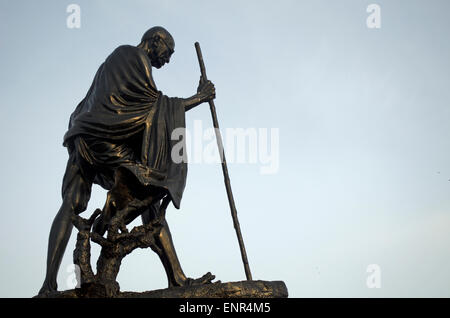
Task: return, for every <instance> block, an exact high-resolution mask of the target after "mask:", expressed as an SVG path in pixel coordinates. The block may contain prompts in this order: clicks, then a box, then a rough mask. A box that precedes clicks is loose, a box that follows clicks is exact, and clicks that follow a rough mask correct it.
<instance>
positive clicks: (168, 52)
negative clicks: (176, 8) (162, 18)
mask: <svg viewBox="0 0 450 318" xmlns="http://www.w3.org/2000/svg"><path fill="white" fill-rule="evenodd" d="M138 47H139V48H141V49H143V50H145V51H146V52H147V54H148V57H149V58H150V61H151V63H152V66H153V67H156V68H161V67H162V66H163V65H164V64H166V63H169V62H170V57H171V56H172V54H173V52H175V41H174V40H173V37H172V35H171V34H170V33H169V32H168V31H167V30H166V29H164V28H163V27H160V26H156V27H153V28H151V29H149V30H148V31H147V32H145V33H144V35H143V36H142V40H141V43H139V45H138Z"/></svg>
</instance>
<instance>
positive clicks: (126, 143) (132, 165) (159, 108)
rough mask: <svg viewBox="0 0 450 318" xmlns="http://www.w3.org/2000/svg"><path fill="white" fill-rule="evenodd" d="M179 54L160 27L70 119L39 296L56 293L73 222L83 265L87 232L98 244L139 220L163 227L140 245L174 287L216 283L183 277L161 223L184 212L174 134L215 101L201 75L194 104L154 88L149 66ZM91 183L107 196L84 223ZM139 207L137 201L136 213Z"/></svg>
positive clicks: (99, 79) (121, 59)
mask: <svg viewBox="0 0 450 318" xmlns="http://www.w3.org/2000/svg"><path fill="white" fill-rule="evenodd" d="M174 49H175V41H174V39H173V38H172V36H171V35H170V33H169V32H168V31H167V30H165V29H164V28H162V27H154V28H151V29H150V30H148V31H147V32H146V33H145V34H144V35H143V37H142V41H141V43H140V44H139V45H138V46H130V45H123V46H120V47H118V48H117V49H116V50H114V51H113V52H112V53H111V55H109V56H108V58H107V59H106V60H105V62H104V63H103V64H102V65H101V66H100V67H99V69H98V71H97V73H96V75H95V78H94V80H93V83H92V85H91V87H90V89H89V91H88V93H87V95H86V97H85V98H84V99H83V100H82V101H81V102H80V103H79V104H78V106H77V107H76V109H75V111H74V112H73V113H72V115H71V117H70V122H69V129H68V131H67V132H66V134H65V136H64V146H66V147H67V149H68V152H69V160H68V163H67V168H66V172H65V175H64V179H63V184H62V198H63V202H62V205H61V208H60V209H59V211H58V213H57V215H56V217H55V219H54V221H53V224H52V227H51V231H50V236H49V243H48V255H47V272H46V277H45V281H44V284H43V286H42V288H41V290H40V291H39V294H44V293H47V292H53V291H56V290H57V284H56V277H57V273H58V269H59V266H60V264H61V260H62V257H63V254H64V251H65V248H66V246H67V242H68V240H69V238H70V235H71V232H72V228H73V224H75V225H76V226H77V228H78V229H79V230H80V233H79V240H78V241H77V249H76V251H75V252H76V253H77V251H78V252H80V251H81V252H80V253H81V254H80V255H82V257H81V258H80V259H83V257H85V256H86V255H85V254H83V253H84V252H83V251H85V248H86V246H85V245H86V244H88V242H89V239H88V240H87V241H86V240H83V235H84V234H86V233H87V232H86V231H87V229H89V230H90V227H91V226H92V228H93V233H95V238H94V237H92V239H93V240H94V241H96V242H99V244H101V242H103V241H102V240H103V235H104V234H105V232H106V231H107V230H108V229H110V226H111V227H113V226H117V227H121V230H122V231H123V232H126V231H127V230H126V228H123V224H112V223H114V222H113V220H121V221H123V222H124V223H125V224H128V223H130V222H131V221H133V220H134V219H135V218H136V217H138V216H141V217H142V221H143V223H144V226H145V225H153V226H155V227H158V226H159V229H158V232H157V235H155V236H154V241H151V242H147V243H148V244H147V243H145V242H146V241H142V240H141V243H142V242H144V243H145V244H147V245H148V246H152V248H153V247H154V248H153V250H154V251H155V252H156V253H157V254H158V256H159V257H160V259H161V262H162V263H163V265H164V268H165V270H166V274H167V278H168V283H169V287H171V286H186V285H201V284H207V283H210V282H211V281H212V280H213V279H214V276H213V275H211V274H210V273H207V274H206V275H204V276H203V277H201V278H199V279H191V278H188V277H186V276H185V274H184V273H183V270H182V268H181V265H180V263H179V261H178V258H177V254H176V252H175V248H174V246H173V242H172V238H171V234H170V230H169V227H168V225H167V222H166V221H165V219H164V218H163V214H164V212H165V208H166V207H167V204H169V202H172V203H173V205H174V206H175V207H176V208H177V209H179V207H180V201H181V198H182V195H183V191H184V187H185V182H186V174H187V164H186V163H185V162H181V163H175V162H173V160H171V153H170V149H171V148H172V146H173V144H174V143H175V142H177V141H174V140H171V138H170V136H171V132H172V131H173V129H175V128H180V127H185V111H188V110H190V109H192V108H193V107H195V106H197V105H199V104H201V103H204V102H209V101H212V100H213V99H214V98H215V87H214V85H213V84H212V83H211V82H210V81H207V80H206V79H203V77H201V78H200V83H199V86H198V90H197V94H195V95H193V96H192V97H189V98H185V99H183V98H170V97H167V96H165V95H163V94H162V93H161V92H160V91H158V90H157V88H156V85H155V83H154V81H153V78H152V67H156V68H161V67H162V66H164V65H165V64H166V63H169V61H170V58H171V56H172V54H173V53H174ZM93 183H96V184H99V185H100V186H102V187H103V188H104V189H106V190H108V195H107V200H106V203H105V206H104V208H103V210H101V211H100V210H98V211H96V213H95V214H94V215H93V216H92V217H91V218H90V219H89V222H86V220H84V223H83V222H82V221H81V218H77V217H76V216H78V215H79V214H80V213H82V212H83V211H85V210H86V207H87V204H88V201H89V198H90V195H91V187H92V184H93ZM136 202H140V203H139V204H140V205H139V206H138V207H137V206H136ZM133 204H134V205H135V206H134V208H133V209H131V208H130V209H128V206H130V205H133ZM125 210H126V213H124V214H121V215H120V218H118V214H120V213H119V212H120V211H125ZM72 222H73V223H72ZM142 229H147V227H144V228H141V230H142ZM83 233H84V234H83ZM112 234H114V233H112ZM134 234H136V236H139V235H140V234H139V233H137V232H135V233H134ZM114 235H115V234H114ZM139 237H140V239H142V235H141V236H139ZM152 240H153V239H152ZM83 242H84V243H83ZM103 243H104V244H106V243H105V242H103ZM144 243H142V244H143V245H145V244H144ZM83 244H85V245H83ZM102 246H103V245H102ZM88 276H89V275H88Z"/></svg>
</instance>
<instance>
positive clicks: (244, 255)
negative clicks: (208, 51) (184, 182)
mask: <svg viewBox="0 0 450 318" xmlns="http://www.w3.org/2000/svg"><path fill="white" fill-rule="evenodd" d="M195 49H196V51H197V57H198V63H199V64H200V72H201V74H202V77H203V79H204V80H205V81H207V80H208V79H207V77H206V69H205V63H204V62H203V56H202V51H201V50H200V44H199V43H198V42H195ZM209 107H210V109H211V115H212V120H213V125H214V128H215V129H214V131H215V132H216V140H217V146H218V147H219V154H220V159H221V162H222V171H223V177H224V181H225V188H226V189H227V195H228V203H229V204H230V210H231V217H232V218H233V225H234V229H235V230H236V235H237V238H238V242H239V248H240V250H241V256H242V262H243V263H244V269H245V276H246V277H247V280H252V274H251V272H250V267H249V265H248V260H247V252H246V251H245V246H244V240H243V239H242V233H241V226H240V225H239V220H238V216H237V211H236V206H235V204H234V198H233V192H231V184H230V177H229V175H228V168H227V161H226V158H225V153H224V149H223V143H222V135H221V134H220V130H219V122H218V120H217V114H216V106H215V105H214V101H213V100H210V101H209Z"/></svg>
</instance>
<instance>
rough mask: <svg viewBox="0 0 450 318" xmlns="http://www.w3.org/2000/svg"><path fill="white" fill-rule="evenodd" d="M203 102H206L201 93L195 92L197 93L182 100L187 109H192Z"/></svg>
mask: <svg viewBox="0 0 450 318" xmlns="http://www.w3.org/2000/svg"><path fill="white" fill-rule="evenodd" d="M203 102H204V100H203V99H202V97H201V96H200V94H195V95H192V96H191V97H188V98H184V99H183V101H182V103H183V106H184V110H185V111H188V110H191V109H192V108H194V107H195V106H198V105H200V104H201V103H203Z"/></svg>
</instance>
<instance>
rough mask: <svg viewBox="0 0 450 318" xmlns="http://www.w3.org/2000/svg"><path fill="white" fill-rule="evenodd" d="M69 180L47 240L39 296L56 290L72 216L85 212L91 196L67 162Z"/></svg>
mask: <svg viewBox="0 0 450 318" xmlns="http://www.w3.org/2000/svg"><path fill="white" fill-rule="evenodd" d="M66 177H67V178H69V181H68V184H67V187H66V188H65V190H64V194H63V203H62V205H61V208H60V209H59V211H58V214H57V215H56V217H55V219H54V220H53V223H52V227H51V230H50V235H49V239H48V252H47V272H46V276H45V280H44V283H43V285H42V287H41V289H40V291H39V294H42V293H46V292H52V291H56V290H57V283H56V278H57V275H58V270H59V266H60V265H61V261H62V258H63V256H64V251H65V250H66V246H67V242H68V241H69V239H70V235H71V233H72V228H73V225H72V220H71V218H72V215H73V214H74V213H75V214H79V213H81V212H83V211H84V210H86V207H87V203H88V201H89V198H90V194H91V185H92V183H90V182H89V181H87V180H86V179H85V178H84V177H83V175H82V174H81V172H80V170H79V168H78V167H77V165H76V164H75V163H74V161H73V160H72V161H71V160H69V163H68V165H67V169H66V175H65V178H66Z"/></svg>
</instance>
